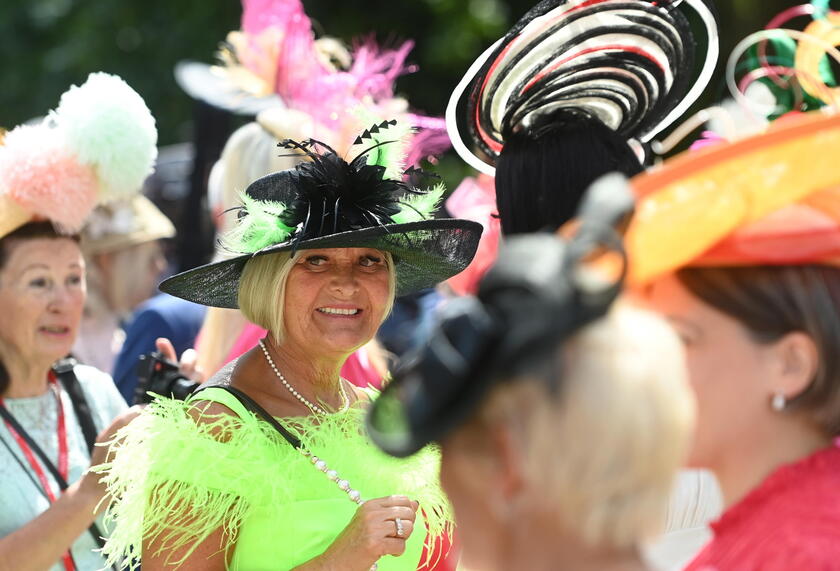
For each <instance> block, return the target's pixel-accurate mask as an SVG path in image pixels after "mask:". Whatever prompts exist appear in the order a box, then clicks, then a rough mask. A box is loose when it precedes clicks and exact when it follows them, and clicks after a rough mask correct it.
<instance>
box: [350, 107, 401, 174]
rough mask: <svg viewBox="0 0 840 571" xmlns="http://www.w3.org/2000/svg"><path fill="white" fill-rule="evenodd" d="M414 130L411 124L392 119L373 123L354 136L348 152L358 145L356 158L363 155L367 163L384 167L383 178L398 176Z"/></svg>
mask: <svg viewBox="0 0 840 571" xmlns="http://www.w3.org/2000/svg"><path fill="white" fill-rule="evenodd" d="M415 132H416V130H415V129H414V128H413V127H412V126H411V125H406V124H403V123H398V122H397V121H394V120H391V121H382V122H379V123H374V124H373V125H372V126H371V127H369V128H368V129H365V131H364V132H363V133H362V134H361V135H359V136H358V137H356V141H355V142H354V144H353V147H352V148H351V149H350V152H351V153H352V152H353V151H354V150H356V148H357V147H360V149H359V150H356V153H357V155H356V158H359V157H361V156H364V157H366V161H367V164H369V165H378V166H381V167H384V168H385V175H384V176H385V178H390V179H395V178H400V176H402V173H403V171H404V170H405V168H406V166H407V163H406V161H407V159H408V152H409V147H410V144H411V140H412V138H413V137H414V134H415Z"/></svg>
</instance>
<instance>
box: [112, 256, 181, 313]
mask: <svg viewBox="0 0 840 571" xmlns="http://www.w3.org/2000/svg"><path fill="white" fill-rule="evenodd" d="M97 262H98V263H99V266H100V268H101V269H102V271H103V274H104V275H103V277H104V279H105V283H106V284H107V285H106V287H108V288H109V290H110V291H109V295H108V300H109V302H110V304H111V305H112V309H113V310H114V311H116V312H118V313H127V312H130V311H133V310H134V308H136V307H137V306H138V305H140V304H141V303H143V302H144V301H146V300H147V299H149V298H150V297H151V296H153V295H154V293H155V288H156V287H157V283H158V279H159V278H160V275H161V273H163V270H165V269H166V257H165V256H164V254H163V247H162V245H161V243H160V241H158V240H154V241H151V242H144V243H142V244H135V245H133V246H129V247H127V248H124V249H122V250H118V251H116V252H108V253H105V254H100V255H99V256H98V257H97Z"/></svg>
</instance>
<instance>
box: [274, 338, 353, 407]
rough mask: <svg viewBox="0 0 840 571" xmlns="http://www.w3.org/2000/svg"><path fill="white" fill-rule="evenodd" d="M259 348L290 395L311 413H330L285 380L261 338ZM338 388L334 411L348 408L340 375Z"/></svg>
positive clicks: (348, 400)
mask: <svg viewBox="0 0 840 571" xmlns="http://www.w3.org/2000/svg"><path fill="white" fill-rule="evenodd" d="M259 343H260V348H261V349H262V351H263V354H264V355H265V359H266V361H268V365H269V366H270V367H271V370H273V371H274V374H275V375H277V378H278V379H280V382H281V383H282V384H283V386H284V387H286V389H287V390H288V391H289V392H290V393H292V396H293V397H295V398H296V399H297V400H299V401H300V402H302V403H303V404H304V405H306V407H307V408H308V409H309V410H310V411H311V412H312V414H322V415H328V414H331V413H330V412H328V411H327V410H326V409H325V408H323V407H322V406H319V405H317V404H315V403H314V402H312V401H310V400H309V399H307V398H306V397H305V396H303V395H302V394H300V393H299V392H298V391H297V390H296V389H295V388H294V387H293V386H292V385H290V384H289V381H287V380H286V377H284V376H283V373H281V372H280V370H279V369H278V368H277V365H275V364H274V360H273V359H272V358H271V355H270V354H269V353H268V349H267V348H266V346H265V343H263V340H262V339H260V342H259ZM338 390H339V391H340V392H341V408H340V409H338V410H337V411H336V412H337V413H338V412H345V411H346V410H347V409H348V408H350V397H348V396H347V391H346V390H345V389H344V379H342V378H341V377H339V378H338Z"/></svg>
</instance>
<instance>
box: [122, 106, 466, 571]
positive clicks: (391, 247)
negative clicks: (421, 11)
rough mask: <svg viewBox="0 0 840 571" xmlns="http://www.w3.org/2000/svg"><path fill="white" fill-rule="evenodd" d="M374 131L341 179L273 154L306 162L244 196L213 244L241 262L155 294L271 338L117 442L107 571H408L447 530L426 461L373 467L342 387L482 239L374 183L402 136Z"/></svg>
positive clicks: (307, 146)
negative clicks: (393, 318) (113, 569)
mask: <svg viewBox="0 0 840 571" xmlns="http://www.w3.org/2000/svg"><path fill="white" fill-rule="evenodd" d="M371 129H372V130H373V131H374V132H376V131H378V132H379V135H378V136H376V137H375V136H374V135H373V134H372V133H371V130H370V129H369V130H368V131H366V132H365V134H364V135H362V136H361V137H360V138H359V141H360V142H361V144H362V145H363V146H361V147H359V151H358V152H357V154H355V157H356V158H355V159H354V160H352V161H351V162H350V163H348V162H345V160H344V159H343V158H342V157H340V156H339V155H337V154H336V153H335V152H334V151H333V150H332V149H330V148H329V147H326V146H325V145H323V144H321V143H312V142H307V143H297V142H293V141H285V142H284V143H283V145H284V146H286V147H287V148H289V149H290V150H297V151H299V152H302V153H304V154H306V155H307V158H308V159H309V160H310V161H309V162H304V163H301V164H299V165H298V166H296V167H295V169H293V170H288V171H282V172H279V173H274V174H271V175H268V176H266V177H263V178H261V179H259V180H257V181H255V182H253V183H251V185H250V186H249V187H248V190H247V193H246V195H245V197H244V206H243V208H242V209H241V211H240V216H239V217H238V224H237V226H236V228H235V229H234V230H232V231H231V232H230V233H229V234H228V235H227V236H226V237H225V243H226V244H227V246H228V247H229V248H230V249H232V250H237V251H239V252H240V255H239V256H236V257H233V258H231V259H228V260H223V261H219V262H216V263H213V264H209V265H207V266H203V267H200V268H196V269H193V270H190V271H188V272H184V273H183V274H179V275H177V276H174V277H172V278H170V279H168V280H166V281H165V282H164V283H163V284H161V289H162V290H163V291H165V292H168V293H171V294H173V295H176V296H179V297H182V298H184V299H189V300H191V301H195V302H198V303H204V304H207V305H212V306H215V307H227V308H239V309H240V310H241V311H242V313H243V315H244V316H245V317H246V318H247V319H249V320H250V321H252V322H254V323H256V324H258V325H260V326H261V327H263V328H265V329H266V330H267V331H268V335H267V336H266V338H265V339H262V340H261V341H260V343H259V346H258V347H255V348H254V349H252V350H250V351H248V352H246V353H245V354H244V355H243V356H242V357H240V358H239V359H238V360H236V361H235V362H234V363H232V364H231V365H230V366H228V367H226V368H224V369H222V371H221V372H220V373H219V374H218V375H217V377H216V378H215V379H212V380H211V381H210V382H209V385H208V388H205V389H203V390H200V391H199V392H198V393H196V394H195V395H194V397H193V398H192V399H191V400H190V401H188V402H186V403H182V402H179V401H172V400H166V399H163V400H159V401H158V402H157V403H156V404H153V405H151V406H150V407H149V409H147V412H146V413H144V415H143V416H142V417H141V419H139V422H138V424H137V425H135V426H133V427H131V428H130V429H129V430H127V431H125V432H123V433H122V435H123V436H124V437H125V442H124V443H123V444H122V445H121V448H120V450H119V452H118V453H117V457H116V460H115V462H114V463H113V464H112V465H111V466H109V469H108V476H107V478H108V481H109V485H110V490H111V492H112V493H113V494H114V495H115V497H119V498H121V500H120V501H119V502H118V503H117V504H116V505H115V507H114V509H113V510H112V512H111V515H112V517H113V518H114V519H115V520H116V529H115V530H114V534H113V535H112V537H111V539H110V541H109V543H108V545H107V546H106V552H107V553H108V554H109V558H110V561H111V562H113V563H118V562H123V561H126V560H128V559H132V558H136V557H140V558H142V565H143V569H145V570H147V571H148V570H155V569H169V568H181V569H202V570H215V569H219V570H221V569H248V570H254V569H300V570H310V569H311V570H316V569H338V568H342V569H349V570H359V571H362V570H368V569H371V568H375V567H377V566H379V568H380V569H382V570H383V571H384V570H386V569H393V570H411V571H413V570H414V569H416V568H417V565H418V562H419V560H420V558H421V553H422V550H423V547H424V543H425V538H426V536H427V535H428V536H430V537H435V536H436V535H439V534H441V533H443V532H444V531H445V529H446V528H447V520H448V518H447V514H446V503H445V501H444V500H443V496H442V493H441V492H440V491H439V488H438V486H437V482H436V480H437V462H436V459H435V456H434V454H433V452H431V451H427V452H426V453H424V454H421V455H419V456H418V457H417V458H415V459H414V460H412V461H405V462H399V461H393V460H390V459H388V458H387V457H385V456H384V455H382V454H380V453H379V452H378V451H377V450H375V448H374V447H373V446H372V445H370V443H369V442H368V441H367V439H366V438H365V437H364V435H363V434H362V431H361V423H362V419H363V415H364V411H365V409H366V408H367V406H368V403H369V400H370V398H371V396H370V394H369V393H367V392H365V391H362V390H357V389H354V388H353V386H352V385H351V384H350V383H348V382H347V381H346V380H344V379H342V378H341V375H340V370H341V367H342V365H343V364H344V362H345V361H346V359H347V358H348V356H349V355H350V354H352V353H353V352H354V351H355V350H356V349H358V348H359V347H361V346H362V345H364V344H365V343H367V342H368V341H369V340H370V339H371V338H372V337H373V335H374V334H375V333H376V331H377V329H378V328H379V326H380V324H381V323H382V321H383V320H384V319H385V317H386V316H387V314H388V312H389V311H390V308H391V306H392V304H393V300H394V296H395V295H396V294H397V293H403V292H409V291H413V290H415V289H417V288H422V287H428V286H430V285H432V284H435V283H438V282H440V281H442V280H443V279H446V278H447V277H449V276H451V275H453V274H455V273H457V272H459V271H460V270H462V269H463V268H464V267H466V265H467V264H468V263H469V261H470V259H471V257H472V255H473V254H474V252H475V249H476V246H477V243H478V238H479V236H480V233H481V228H480V226H479V225H478V224H476V223H473V222H468V221H463V220H452V219H433V218H432V217H431V213H432V209H433V208H434V206H435V205H436V203H437V201H438V200H439V198H440V193H441V190H442V189H441V188H437V189H436V191H433V192H429V193H426V192H423V191H420V190H419V189H417V188H414V187H412V186H409V185H408V183H405V182H402V181H401V180H398V179H392V178H387V176H388V175H390V174H391V173H400V172H401V170H402V169H394V168H393V164H392V163H389V162H377V161H383V160H384V159H385V158H386V157H388V156H391V155H386V154H382V153H379V152H376V151H377V150H379V149H382V147H383V146H386V145H387V144H388V142H389V141H393V140H398V139H399V132H398V130H397V127H396V125H395V122H390V121H388V122H382V123H379V124H376V125H375V126H373V127H371ZM146 459H148V461H149V463H148V464H146V463H145V462H146ZM418 501H419V502H420V504H422V506H423V508H422V510H420V509H419V508H418ZM266 538H271V540H270V541H267V540H266Z"/></svg>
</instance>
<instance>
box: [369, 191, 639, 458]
mask: <svg viewBox="0 0 840 571" xmlns="http://www.w3.org/2000/svg"><path fill="white" fill-rule="evenodd" d="M632 208H633V198H632V193H631V192H630V190H629V187H628V186H627V184H626V181H625V179H624V178H623V177H621V176H620V175H608V177H605V178H603V179H601V180H599V181H598V182H596V183H595V185H593V187H592V188H591V189H590V190H589V191H588V193H587V195H586V197H585V199H584V201H583V203H582V205H581V209H580V211H579V216H578V219H579V221H580V225H579V227H578V229H577V231H576V233H575V235H574V236H573V237H572V238H571V239H570V240H563V239H561V238H558V237H556V236H555V235H553V234H530V235H521V236H514V237H512V238H510V239H509V240H506V241H505V243H504V244H503V246H502V248H501V249H500V252H499V259H498V261H497V263H496V265H495V266H493V268H491V270H490V271H489V272H488V273H487V274H486V275H485V276H484V278H483V280H482V281H481V284H480V286H479V291H478V294H477V296H476V297H463V298H459V299H456V300H453V301H452V302H450V303H449V304H447V305H446V306H445V307H444V309H443V313H442V315H441V316H440V321H439V322H438V325H437V326H436V329H435V331H434V333H433V334H432V336H431V337H430V339H429V341H428V342H427V343H426V344H425V345H424V346H422V347H420V348H419V349H418V350H417V351H415V353H414V354H413V355H411V356H409V357H407V358H406V359H405V360H404V361H403V365H401V366H400V367H399V368H398V369H397V370H396V371H395V372H394V374H393V381H392V382H391V383H390V384H389V385H388V386H387V387H386V388H385V389H384V391H383V392H382V394H381V395H380V396H379V398H378V399H377V400H376V401H374V403H373V405H372V407H371V409H370V412H369V414H368V417H367V428H368V432H369V434H370V437H371V439H372V440H373V441H374V442H375V443H376V444H377V445H378V446H379V447H380V448H382V449H383V450H384V451H385V452H387V453H389V454H391V455H393V456H399V457H403V456H409V455H411V454H413V453H415V452H417V451H418V450H420V449H421V448H422V447H423V446H425V445H426V444H428V443H430V442H433V441H439V440H440V439H442V438H443V437H445V436H446V435H447V434H448V433H450V432H451V431H453V430H454V429H456V428H457V427H458V426H459V425H460V424H461V423H463V422H464V421H465V420H466V419H467V418H469V416H470V415H471V413H472V412H474V411H475V409H476V408H477V407H478V405H479V403H480V402H481V401H482V399H483V398H484V397H485V396H486V395H487V393H488V392H489V391H490V389H491V388H492V387H493V386H494V385H495V384H496V383H498V382H502V381H506V380H509V379H512V378H514V377H515V376H516V375H517V374H519V373H522V372H523V371H525V370H527V367H528V366H532V364H533V363H535V362H539V360H540V359H541V358H542V357H545V356H546V354H548V353H552V352H553V351H555V349H556V348H557V346H558V344H559V343H561V342H562V340H563V339H565V338H567V337H569V336H570V335H573V334H574V333H575V332H576V331H578V330H579V329H580V328H582V327H584V326H586V325H587V324H589V323H591V322H593V321H595V320H596V319H598V318H600V317H602V316H603V315H605V314H606V312H607V310H608V309H609V307H610V305H611V303H612V302H613V300H614V299H615V298H616V297H617V295H618V294H619V292H620V290H621V286H622V283H623V278H624V274H625V269H626V258H625V256H624V250H623V248H622V245H621V239H620V237H619V235H618V231H617V230H616V227H617V225H618V224H619V223H620V222H622V221H624V220H626V219H627V217H629V215H630V213H631V212H632ZM602 254H604V255H606V254H608V255H617V256H618V259H619V260H620V265H619V267H620V268H621V269H620V271H618V272H617V275H615V276H612V277H609V276H607V274H606V273H604V272H600V271H595V270H593V269H592V268H588V264H587V263H586V262H587V261H589V260H591V258H592V257H593V256H599V255H602Z"/></svg>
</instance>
